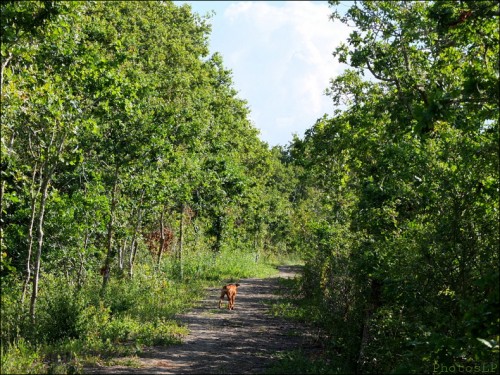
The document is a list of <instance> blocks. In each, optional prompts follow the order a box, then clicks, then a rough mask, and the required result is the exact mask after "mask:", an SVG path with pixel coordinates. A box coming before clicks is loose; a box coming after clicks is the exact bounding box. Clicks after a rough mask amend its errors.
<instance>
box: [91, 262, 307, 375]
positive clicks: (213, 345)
mask: <svg viewBox="0 0 500 375" xmlns="http://www.w3.org/2000/svg"><path fill="white" fill-rule="evenodd" d="M279 270H280V274H279V275H277V276H276V277H273V278H267V279H243V280H241V281H239V283H240V284H241V286H240V287H239V288H238V296H237V297H236V304H235V310H232V311H228V310H227V309H220V310H219V309H217V303H218V298H219V295H220V294H219V293H220V289H218V288H214V289H209V290H208V293H207V296H206V299H204V300H203V301H201V303H200V306H199V307H197V308H195V309H193V310H191V311H190V312H188V313H186V314H183V315H180V316H179V319H180V320H181V321H182V322H184V323H186V324H187V325H188V328H189V330H190V334H189V335H188V336H186V337H185V338H184V340H183V344H181V345H176V346H171V347H167V348H165V347H153V348H150V349H149V350H147V351H146V352H145V353H143V354H142V355H141V357H140V358H139V360H140V363H141V367H140V368H132V367H125V366H112V367H101V368H94V369H89V371H87V373H99V374H125V373H126V374H134V373H136V374H228V373H229V374H256V373H262V372H264V371H265V369H266V368H267V367H268V366H269V365H271V364H272V362H273V359H275V358H276V353H277V352H280V351H289V350H293V349H297V348H300V347H303V346H304V345H306V346H307V343H306V342H305V341H306V339H305V338H304V337H306V336H303V335H301V333H305V328H303V327H300V326H298V325H297V324H294V323H292V322H290V321H285V320H282V319H278V318H274V317H272V316H271V315H270V314H268V313H267V311H268V309H269V302H272V301H273V300H275V299H276V298H277V293H278V289H279V283H278V278H279V277H281V278H290V277H295V276H296V274H297V272H298V270H299V267H297V266H283V267H280V268H279Z"/></svg>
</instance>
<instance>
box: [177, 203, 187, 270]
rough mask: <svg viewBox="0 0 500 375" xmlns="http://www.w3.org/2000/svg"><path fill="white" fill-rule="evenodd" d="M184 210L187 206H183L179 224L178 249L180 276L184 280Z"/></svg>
mask: <svg viewBox="0 0 500 375" xmlns="http://www.w3.org/2000/svg"><path fill="white" fill-rule="evenodd" d="M184 208H185V205H184V204H183V205H182V208H181V217H180V224H179V248H178V249H177V261H178V262H179V276H180V278H181V279H182V277H183V269H182V251H183V246H184Z"/></svg>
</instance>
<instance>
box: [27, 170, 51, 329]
mask: <svg viewBox="0 0 500 375" xmlns="http://www.w3.org/2000/svg"><path fill="white" fill-rule="evenodd" d="M49 183H50V173H48V172H47V174H46V175H45V176H42V186H41V193H42V194H41V197H40V210H39V212H38V219H37V224H38V229H37V237H38V249H37V254H36V263H35V274H34V276H33V290H32V292H31V303H30V317H31V323H32V324H34V323H35V314H36V311H35V306H36V301H37V297H38V281H39V278H40V263H41V259H42V246H43V223H44V216H45V205H46V203H47V194H48V190H49Z"/></svg>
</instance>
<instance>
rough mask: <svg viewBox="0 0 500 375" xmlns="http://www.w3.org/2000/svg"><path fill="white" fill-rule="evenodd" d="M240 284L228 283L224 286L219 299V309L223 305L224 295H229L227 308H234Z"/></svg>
mask: <svg viewBox="0 0 500 375" xmlns="http://www.w3.org/2000/svg"><path fill="white" fill-rule="evenodd" d="M239 286H240V284H228V285H224V286H223V287H222V291H221V294H220V299H219V309H220V307H221V305H222V300H223V299H224V296H227V300H228V302H229V303H228V305H227V308H228V309H229V310H234V299H235V298H236V292H237V291H238V287H239Z"/></svg>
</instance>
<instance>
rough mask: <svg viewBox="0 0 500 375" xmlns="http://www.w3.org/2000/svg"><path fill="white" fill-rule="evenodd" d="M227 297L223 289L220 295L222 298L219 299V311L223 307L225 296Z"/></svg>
mask: <svg viewBox="0 0 500 375" xmlns="http://www.w3.org/2000/svg"><path fill="white" fill-rule="evenodd" d="M225 295H226V291H225V290H224V289H223V290H222V293H221V294H220V298H219V309H220V307H221V305H222V300H223V299H224V296H225Z"/></svg>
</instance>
